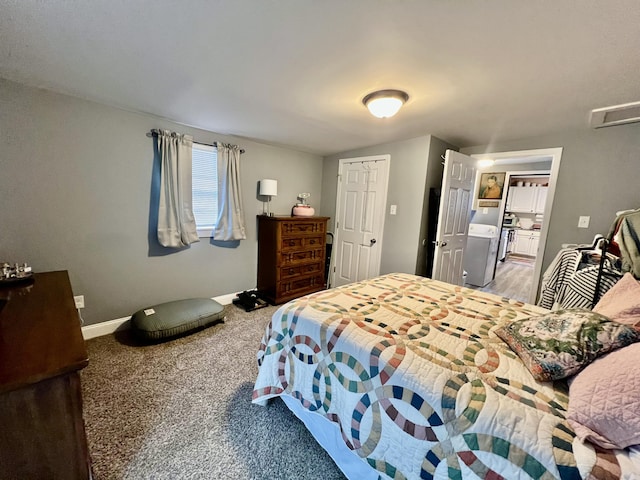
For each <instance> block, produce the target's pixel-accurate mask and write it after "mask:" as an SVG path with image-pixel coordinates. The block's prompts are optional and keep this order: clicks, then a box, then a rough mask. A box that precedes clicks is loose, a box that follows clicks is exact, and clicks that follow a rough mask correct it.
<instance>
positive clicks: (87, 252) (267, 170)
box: [0, 80, 322, 324]
mask: <svg viewBox="0 0 640 480" xmlns="http://www.w3.org/2000/svg"><path fill="white" fill-rule="evenodd" d="M151 128H168V129H172V130H176V131H180V132H183V133H189V134H192V135H193V136H194V138H195V140H198V141H202V142H213V141H223V142H229V143H234V144H238V145H240V146H241V147H242V148H244V149H245V150H246V153H245V154H244V155H242V171H241V175H242V185H243V201H244V206H245V210H246V223H247V236H248V238H247V240H244V241H242V242H240V244H239V246H238V247H237V248H226V247H221V246H215V245H212V244H211V243H210V242H209V239H201V242H200V243H198V244H195V245H193V246H192V247H191V248H188V249H186V250H183V251H179V252H177V253H172V254H170V255H164V256H150V254H149V245H150V244H149V241H148V234H149V232H148V230H149V205H150V192H151V190H150V189H151V173H152V168H153V141H152V139H150V138H148V137H147V136H146V133H147V132H148V131H149V130H150V129H151ZM0 145H1V147H2V150H1V153H0V166H1V168H0V200H1V203H0V205H1V206H0V260H1V261H9V262H28V263H29V264H30V265H32V266H33V268H34V270H35V271H37V272H42V271H49V270H68V271H69V274H70V278H71V283H72V287H73V291H74V294H75V295H84V296H85V304H86V309H85V310H84V311H83V317H84V319H85V323H86V324H92V323H98V322H103V321H106V320H112V319H115V318H120V317H126V316H128V315H130V314H131V313H133V312H134V311H135V310H137V309H139V308H142V307H145V306H148V305H153V304H155V303H159V302H166V301H170V300H174V299H179V298H188V297H213V296H217V295H223V294H227V293H232V292H236V291H240V290H244V289H249V288H255V285H256V255H257V243H256V219H255V215H256V214H257V213H259V212H261V211H262V202H260V201H259V200H258V198H257V182H258V180H260V179H261V178H275V179H277V180H278V196H277V197H274V199H273V202H272V211H275V212H276V213H288V214H289V213H290V212H291V207H292V206H293V204H294V203H295V202H296V195H297V193H299V192H305V191H306V192H310V193H311V198H310V203H311V205H314V206H316V207H319V206H320V202H321V180H320V179H321V176H322V158H321V157H319V156H316V155H311V154H306V153H300V152H296V151H292V150H286V149H283V148H278V147H272V146H268V145H263V144H259V143H256V142H251V141H249V140H245V139H242V138H234V137H231V136H225V135H219V134H215V133H211V132H207V131H203V130H198V129H194V128H188V127H185V126H182V125H177V124H174V123H172V122H169V121H167V120H164V119H161V118H157V117H154V116H150V115H142V114H137V113H131V112H127V111H123V110H119V109H116V108H110V107H106V106H103V105H99V104H96V103H92V102H88V101H84V100H79V99H76V98H72V97H68V96H65V95H59V94H54V93H50V92H46V91H43V90H38V89H34V88H30V87H25V86H21V85H18V84H16V83H12V82H8V81H4V80H0Z"/></svg>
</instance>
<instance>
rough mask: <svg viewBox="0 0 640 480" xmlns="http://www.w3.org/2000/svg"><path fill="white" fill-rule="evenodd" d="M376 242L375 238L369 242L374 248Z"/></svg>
mask: <svg viewBox="0 0 640 480" xmlns="http://www.w3.org/2000/svg"><path fill="white" fill-rule="evenodd" d="M376 241H377V240H376V239H375V238H372V239H371V240H370V241H369V245H371V246H373V244H374V243H376Z"/></svg>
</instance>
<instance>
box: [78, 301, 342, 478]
mask: <svg viewBox="0 0 640 480" xmlns="http://www.w3.org/2000/svg"><path fill="white" fill-rule="evenodd" d="M225 309H226V313H227V318H226V321H225V323H224V324H219V325H215V326H213V327H209V328H207V329H205V330H202V331H199V332H197V333H194V334H192V335H189V336H186V337H183V338H180V339H177V340H173V341H170V342H167V343H162V344H159V345H146V346H143V345H139V344H137V343H136V342H135V341H133V339H132V337H131V335H130V334H129V332H122V333H119V334H117V335H108V336H104V337H99V338H95V339H92V340H89V341H88V342H87V346H88V350H89V366H88V367H87V368H86V369H84V370H83V371H82V386H83V396H84V416H85V424H86V429H87V437H88V441H89V450H90V454H91V458H92V462H93V472H94V478H95V479H96V480H106V479H135V480H141V479H183V478H184V479H187V478H188V479H343V478H344V476H343V475H342V473H341V472H340V470H339V469H338V468H337V467H336V466H335V464H334V463H333V461H332V460H331V458H330V457H329V456H328V455H327V454H326V453H325V452H324V450H322V448H321V447H320V446H318V444H317V443H316V442H315V440H314V439H313V437H312V436H311V435H310V434H309V433H308V432H307V430H306V429H305V428H304V426H303V425H302V423H301V422H300V421H299V420H298V419H297V418H296V417H295V416H294V415H293V414H292V413H291V412H290V411H289V410H288V409H287V408H286V407H285V406H284V404H283V403H282V402H281V401H280V400H275V401H272V402H271V403H270V404H269V405H268V406H267V407H266V408H265V407H260V406H257V405H253V404H251V392H252V390H253V382H254V380H255V377H256V375H257V371H258V370H257V363H256V351H257V349H258V346H259V343H260V339H261V337H262V334H263V333H264V330H265V327H266V325H267V323H268V321H269V319H270V317H271V314H272V313H273V312H274V311H275V307H267V308H263V309H260V310H256V311H254V312H250V313H245V312H244V311H243V310H241V309H239V308H237V307H235V306H233V305H230V306H227V307H226V308H225Z"/></svg>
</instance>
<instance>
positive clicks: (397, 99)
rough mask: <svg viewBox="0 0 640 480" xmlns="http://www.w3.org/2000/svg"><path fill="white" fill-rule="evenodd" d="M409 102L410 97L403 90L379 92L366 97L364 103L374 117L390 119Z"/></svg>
mask: <svg viewBox="0 0 640 480" xmlns="http://www.w3.org/2000/svg"><path fill="white" fill-rule="evenodd" d="M407 100H409V95H407V93H406V92H403V91H402V90H378V91H377V92H371V93H370V94H369V95H367V96H366V97H364V98H363V99H362V103H364V105H365V106H366V107H367V108H368V109H369V111H370V112H371V114H372V115H373V116H374V117H378V118H389V117H393V116H394V115H395V114H396V113H398V110H400V107H402V105H404V103H405V102H406V101H407Z"/></svg>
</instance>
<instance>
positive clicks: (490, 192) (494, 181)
mask: <svg viewBox="0 0 640 480" xmlns="http://www.w3.org/2000/svg"><path fill="white" fill-rule="evenodd" d="M505 175H506V173H505V172H499V173H495V172H493V173H483V174H482V175H481V176H480V189H479V190H478V200H500V199H502V193H503V192H504V178H505Z"/></svg>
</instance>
